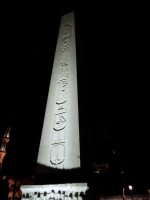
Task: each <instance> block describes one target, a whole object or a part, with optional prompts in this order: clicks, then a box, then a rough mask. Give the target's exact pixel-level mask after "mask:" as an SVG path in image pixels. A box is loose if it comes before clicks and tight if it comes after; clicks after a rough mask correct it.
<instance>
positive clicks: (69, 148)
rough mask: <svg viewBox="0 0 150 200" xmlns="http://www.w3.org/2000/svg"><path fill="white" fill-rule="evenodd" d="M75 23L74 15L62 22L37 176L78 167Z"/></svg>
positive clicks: (66, 16) (66, 17) (63, 18)
mask: <svg viewBox="0 0 150 200" xmlns="http://www.w3.org/2000/svg"><path fill="white" fill-rule="evenodd" d="M74 23H75V22H74V13H69V14H67V15H65V16H63V17H62V19H61V23H60V30H59V35H58V41H57V46H56V52H55V59H54V64H53V70H52V75H51V81H50V88H49V93H48V99H47V105H46V111H45V117H44V124H43V130H42V136H41V141H40V147H39V153H38V160H37V168H36V173H44V172H47V171H49V170H50V169H52V168H53V169H54V168H55V169H56V168H57V169H72V168H79V167H80V149H79V120H78V118H79V115H78V96H77V69H76V45H75V24H74ZM43 167H44V168H43ZM43 169H44V170H43ZM46 169H47V170H46Z"/></svg>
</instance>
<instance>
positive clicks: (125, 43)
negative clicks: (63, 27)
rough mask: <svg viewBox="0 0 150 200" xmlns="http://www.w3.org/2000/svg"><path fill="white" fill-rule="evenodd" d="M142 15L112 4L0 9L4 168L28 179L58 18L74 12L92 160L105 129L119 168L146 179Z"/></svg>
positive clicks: (0, 130)
mask: <svg viewBox="0 0 150 200" xmlns="http://www.w3.org/2000/svg"><path fill="white" fill-rule="evenodd" d="M141 10H142V9H141ZM141 10H140V9H137V8H136V6H135V5H134V6H133V7H132V8H128V9H125V7H124V6H122V5H120V6H119V5H114V4H113V5H105V6H104V5H101V6H100V7H97V6H96V5H95V6H91V5H86V6H84V7H81V6H80V5H78V6H77V5H70V6H67V5H66V4H62V5H61V6H59V7H58V6H56V5H55V6H54V5H53V6H52V5H51V6H49V5H48V4H47V5H46V4H44V3H43V4H36V5H19V9H18V6H17V5H14V4H13V5H7V6H5V7H4V9H3V15H2V18H1V33H2V35H1V74H0V75H1V78H0V81H1V84H0V85H1V98H0V119H1V123H0V136H1V137H2V135H3V134H4V130H5V127H6V125H7V124H9V119H10V118H11V117H10V116H11V114H10V113H13V112H14V113H15V114H14V117H13V129H12V132H11V141H10V143H9V145H8V151H7V157H6V158H5V165H7V167H6V168H7V170H8V171H10V172H12V173H13V172H14V171H17V172H24V173H25V172H26V173H30V174H34V170H35V164H36V159H37V152H38V145H39V142H40V135H41V131H42V125H43V119H44V112H45V106H46V101H47V94H48V88H49V82H50V77H51V70H52V65H53V60H54V54H55V48H56V42H57V36H58V31H59V24H60V19H61V16H62V15H64V14H66V13H68V12H70V11H75V15H76V22H77V26H78V30H77V34H78V41H77V45H78V50H79V54H80V63H81V65H82V70H83V72H84V77H83V80H84V81H83V82H84V84H85V95H86V106H87V110H88V126H89V132H90V135H91V148H92V155H93V161H94V160H96V158H98V155H99V153H98V152H99V139H100V133H101V128H102V127H103V126H109V127H110V131H111V133H112V134H113V135H114V137H115V138H116V140H117V142H118V144H119V146H120V148H121V150H122V152H123V156H124V160H125V165H126V170H127V171H128V172H129V173H130V174H132V176H133V177H134V176H137V175H138V176H139V174H140V176H141V177H142V178H143V180H144V179H149V177H150V173H149V169H150V165H149V164H148V161H149V74H148V66H149V65H148V62H147V60H148V52H147V48H148V47H147V34H148V33H147V30H148V27H147V26H148V25H147V13H146V12H143V11H141ZM79 87H80V86H79ZM79 98H82V97H80V96H79ZM133 174H134V175H133Z"/></svg>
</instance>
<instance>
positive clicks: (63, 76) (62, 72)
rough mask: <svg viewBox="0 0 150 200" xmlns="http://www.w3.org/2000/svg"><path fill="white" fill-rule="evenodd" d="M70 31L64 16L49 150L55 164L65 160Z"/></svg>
mask: <svg viewBox="0 0 150 200" xmlns="http://www.w3.org/2000/svg"><path fill="white" fill-rule="evenodd" d="M70 33H71V23H70V22H69V19H67V18H65V19H64V27H63V35H62V43H61V56H60V65H59V70H58V86H57V88H58V93H57V99H56V105H57V110H56V111H55V113H54V126H53V133H52V138H53V139H52V144H51V150H50V162H51V163H52V164H53V165H56V166H57V165H59V164H61V163H62V162H63V161H64V160H65V135H66V122H67V109H66V103H67V87H68V68H69V63H68V60H69V40H70Z"/></svg>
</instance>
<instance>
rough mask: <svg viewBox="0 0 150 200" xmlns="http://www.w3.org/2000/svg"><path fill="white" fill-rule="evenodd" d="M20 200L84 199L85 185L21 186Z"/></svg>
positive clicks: (86, 187)
mask: <svg viewBox="0 0 150 200" xmlns="http://www.w3.org/2000/svg"><path fill="white" fill-rule="evenodd" d="M21 190H22V198H21V199H22V200H25V199H34V200H37V199H42V200H47V199H62V200H65V199H76V200H77V199H80V200H82V199H84V197H85V192H86V191H87V190H88V186H87V183H66V184H56V185H23V186H21Z"/></svg>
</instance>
